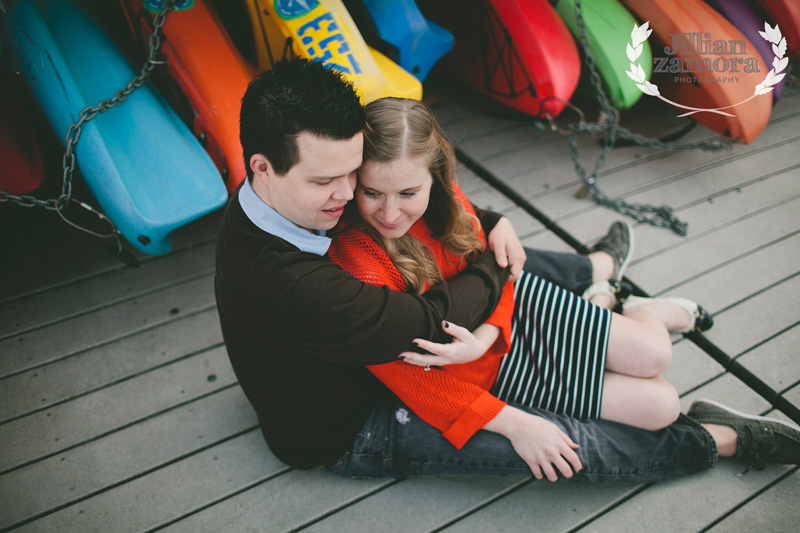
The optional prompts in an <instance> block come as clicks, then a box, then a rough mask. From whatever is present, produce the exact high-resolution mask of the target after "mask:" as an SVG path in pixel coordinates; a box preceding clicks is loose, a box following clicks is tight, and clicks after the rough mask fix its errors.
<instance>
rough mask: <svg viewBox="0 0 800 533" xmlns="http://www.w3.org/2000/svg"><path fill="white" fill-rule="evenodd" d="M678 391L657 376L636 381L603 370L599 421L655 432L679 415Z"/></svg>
mask: <svg viewBox="0 0 800 533" xmlns="http://www.w3.org/2000/svg"><path fill="white" fill-rule="evenodd" d="M680 412H681V404H680V398H679V397H678V392H677V391H676V390H675V387H673V386H672V385H671V384H670V383H669V382H668V381H667V380H665V379H664V378H662V377H661V376H657V377H653V378H636V377H632V376H625V375H622V374H617V373H615V372H609V371H606V373H605V375H604V377H603V400H602V404H601V406H600V418H602V419H604V420H613V421H614V422H621V423H623V424H628V425H629V426H635V427H638V428H642V429H646V430H649V431H656V430H659V429H663V428H665V427H667V426H669V425H670V424H672V423H673V422H674V421H675V420H676V419H677V418H678V416H679V415H680Z"/></svg>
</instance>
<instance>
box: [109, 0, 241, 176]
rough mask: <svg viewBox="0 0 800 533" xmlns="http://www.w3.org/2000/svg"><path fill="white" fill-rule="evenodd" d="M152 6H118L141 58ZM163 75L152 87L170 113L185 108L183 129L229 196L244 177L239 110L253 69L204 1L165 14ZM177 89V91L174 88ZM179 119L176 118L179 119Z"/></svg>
mask: <svg viewBox="0 0 800 533" xmlns="http://www.w3.org/2000/svg"><path fill="white" fill-rule="evenodd" d="M152 3H153V2H152V0H120V4H121V5H122V6H123V8H124V11H125V15H126V17H127V19H128V23H129V25H130V27H131V30H132V31H133V33H134V34H135V35H136V36H137V37H138V39H139V42H140V44H141V47H142V49H143V52H144V54H145V56H146V55H147V52H148V51H147V50H146V49H145V48H146V46H147V42H148V39H149V38H150V35H151V34H152V25H153V12H152V7H151V6H150V5H149V4H152ZM163 32H164V40H163V42H162V46H161V50H162V53H163V54H164V56H165V59H166V76H168V77H169V80H165V79H163V78H164V74H163V73H164V71H161V72H156V73H154V81H155V83H156V85H157V86H159V88H161V89H162V93H163V94H164V96H165V97H166V98H167V100H168V101H170V103H171V104H172V107H173V108H174V109H182V108H186V105H187V103H188V106H189V107H190V108H191V109H190V111H189V112H190V114H191V116H190V117H186V118H189V126H190V127H191V128H192V131H193V132H194V134H195V136H196V137H197V138H198V139H199V140H200V141H201V144H203V146H205V149H206V151H207V152H208V154H209V155H210V156H211V159H212V160H213V161H214V163H215V164H216V166H217V169H218V170H219V172H220V174H221V175H222V178H223V180H224V181H225V185H226V186H227V188H228V191H229V192H233V190H235V189H236V187H237V186H238V185H239V183H241V181H242V180H243V179H244V178H245V176H246V170H245V165H244V160H243V156H242V148H241V144H240V143H239V110H240V108H241V102H242V96H243V95H244V92H245V90H247V84H248V83H249V82H250V81H251V80H252V79H253V78H254V76H255V74H256V72H255V68H254V67H253V66H252V65H251V64H250V63H248V62H247V61H246V60H245V59H244V58H243V57H242V56H241V54H240V53H239V52H238V50H237V49H236V46H235V45H234V44H233V41H232V40H231V38H230V36H229V35H228V32H227V30H226V29H225V27H224V26H223V25H222V23H221V22H220V20H219V18H218V17H217V15H216V14H215V12H214V9H213V8H212V7H211V6H210V5H209V3H208V1H207V0H195V1H194V2H193V3H192V4H191V5H190V6H189V7H187V8H185V9H181V10H178V11H174V12H172V13H170V14H169V15H168V16H167V18H166V22H165V24H164V27H163ZM175 85H177V90H176V88H175ZM179 114H180V113H179Z"/></svg>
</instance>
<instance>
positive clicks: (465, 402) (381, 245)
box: [329, 98, 710, 445]
mask: <svg viewBox="0 0 800 533" xmlns="http://www.w3.org/2000/svg"><path fill="white" fill-rule="evenodd" d="M366 111H367V129H366V132H365V140H364V162H363V164H362V166H361V168H360V169H359V183H358V187H357V189H356V193H355V195H356V202H355V204H356V205H357V212H354V211H353V210H352V209H351V210H350V212H349V213H348V222H347V223H346V224H345V226H344V229H342V230H341V231H339V232H338V233H337V234H336V236H335V237H334V240H333V243H332V245H331V248H330V251H329V254H330V257H331V259H332V260H333V261H334V262H336V263H338V264H340V265H341V266H342V267H343V268H346V269H347V270H349V271H350V272H352V273H353V274H354V275H355V276H356V277H358V278H360V279H362V280H364V281H367V282H370V283H373V284H376V285H387V286H388V287H390V288H391V289H394V290H409V291H417V292H422V291H424V290H425V289H426V288H427V287H429V286H431V285H433V284H436V283H437V282H438V281H440V280H442V279H448V278H449V277H451V276H453V275H454V274H455V273H457V271H458V270H459V268H460V267H461V266H462V265H464V264H465V261H470V260H473V259H474V258H476V257H478V256H480V254H481V253H482V252H483V248H484V244H485V243H484V229H483V228H481V227H480V226H479V224H478V222H477V218H476V217H475V216H474V211H473V209H472V207H471V206H470V204H469V202H468V201H467V200H466V198H465V197H464V196H463V194H462V193H461V192H460V191H459V190H458V189H457V187H456V186H455V184H454V182H453V177H454V167H455V157H454V153H453V149H452V147H451V145H450V144H449V142H448V141H447V140H446V139H445V138H444V135H443V134H442V132H441V130H440V128H439V126H438V124H437V123H436V120H435V118H434V117H433V116H432V114H431V113H430V112H429V111H428V109H427V108H426V107H425V106H424V105H423V104H420V103H419V102H417V101H414V100H404V99H396V98H386V99H382V100H378V101H375V102H372V103H370V104H369V105H368V106H367V107H366ZM623 309H624V311H623V314H622V315H620V314H612V313H611V312H610V311H608V310H605V309H602V308H600V307H597V306H595V305H592V304H591V303H589V302H587V301H585V300H582V299H580V298H578V297H577V296H575V295H573V294H572V293H569V292H568V291H565V290H563V289H560V288H559V287H556V286H554V285H552V284H551V283H549V282H547V281H544V280H541V279H539V278H537V277H536V276H533V275H531V274H527V273H523V275H522V276H521V277H520V278H519V279H518V280H517V281H516V282H515V283H514V284H513V286H512V284H511V283H509V285H508V286H507V287H506V291H505V294H504V297H503V299H502V300H501V302H500V304H499V305H498V307H497V309H496V310H495V312H494V314H493V315H492V316H491V318H490V319H489V320H487V322H486V323H485V324H484V325H482V326H480V327H479V328H477V329H476V330H475V331H474V332H469V331H467V330H465V329H463V328H460V327H458V326H457V325H454V324H447V323H445V324H443V327H444V328H446V330H447V331H449V332H450V333H451V334H452V335H453V337H454V340H453V342H452V343H450V344H447V345H439V344H434V343H431V342H428V341H426V340H424V339H416V340H415V344H416V345H417V346H418V347H419V348H421V349H422V350H425V351H427V352H429V353H430V354H433V355H434V356H445V358H446V359H447V360H448V361H449V362H455V363H460V364H449V365H447V366H444V367H442V368H441V369H433V371H431V372H428V373H427V375H422V378H420V374H419V373H416V374H415V373H414V372H415V371H413V370H410V369H411V368H413V367H409V366H408V365H405V366H404V365H403V364H389V365H380V366H376V367H370V370H371V371H372V372H373V373H375V374H376V376H377V377H378V378H379V379H381V381H383V382H384V383H385V384H386V385H387V386H388V387H389V388H390V389H392V391H393V392H395V394H397V395H398V396H399V397H400V398H401V399H402V400H404V401H405V402H406V403H407V404H408V405H409V406H410V407H411V408H412V409H413V410H414V411H415V412H416V413H417V414H418V415H419V416H420V417H422V418H423V419H425V420H426V421H428V422H429V423H431V424H432V425H434V426H436V427H438V428H440V429H442V431H443V432H444V433H445V436H446V437H447V438H448V439H449V440H451V442H453V443H454V444H456V445H458V444H457V442H460V440H461V439H463V435H461V434H460V433H461V432H460V430H453V428H454V427H457V426H458V425H457V424H452V425H450V426H448V424H449V423H450V422H448V421H439V420H438V419H437V417H438V416H439V414H440V409H441V408H442V407H441V406H443V405H446V404H448V402H449V403H455V404H456V405H462V406H463V407H464V413H467V412H473V413H478V414H477V415H474V416H478V417H480V412H481V409H480V407H479V406H478V407H475V405H476V404H479V403H480V401H479V397H480V395H478V396H475V393H474V392H473V393H472V395H471V396H470V395H469V394H467V395H466V396H464V397H462V394H463V391H461V388H463V384H471V385H473V386H476V387H478V388H479V389H480V390H482V391H488V390H491V391H492V392H493V393H494V394H495V395H496V396H497V397H499V398H500V399H501V400H506V401H513V402H516V403H521V404H523V405H529V406H531V407H542V408H546V409H548V410H551V411H554V412H557V413H565V414H569V415H571V416H575V417H579V418H603V419H606V420H613V421H617V422H622V423H625V424H628V425H633V426H637V427H641V428H643V429H649V430H656V429H661V428H663V427H666V426H668V425H669V424H671V423H672V422H673V421H674V420H675V419H676V418H677V417H678V415H679V413H680V404H679V399H678V394H677V392H676V391H675V389H674V388H673V387H672V386H671V385H670V384H669V383H668V382H667V381H666V380H664V379H663V378H662V377H661V376H660V374H661V372H663V371H664V370H665V369H666V368H667V366H668V365H669V364H670V362H671V358H672V344H671V341H670V338H669V330H672V331H690V330H692V329H695V328H697V329H707V326H708V325H709V324H710V319H709V317H708V316H707V315H706V314H705V313H704V312H703V310H702V308H700V307H699V306H697V305H696V304H695V303H693V302H690V301H688V300H683V299H676V298H663V299H647V298H631V299H629V300H628V301H627V302H626V304H625V306H624V307H623ZM401 357H402V358H404V359H405V361H406V363H413V364H416V365H426V364H428V363H430V362H431V361H439V360H440V357H438V358H437V357H431V356H427V355H424V354H418V353H411V352H409V353H405V354H402V355H401ZM425 370H426V371H427V370H429V366H426V367H425ZM444 374H448V375H447V376H445V375H444ZM419 379H425V380H439V381H441V382H442V384H441V386H442V389H441V392H440V393H438V394H436V395H433V396H435V397H431V396H432V395H431V393H430V389H428V392H426V394H427V395H428V397H426V398H425V399H421V398H419V397H415V395H418V391H417V390H416V386H417V385H416V384H417V382H418V380H419ZM460 416H461V418H463V417H464V416H467V415H463V414H462V415H460ZM470 416H472V415H470ZM487 416H488V415H487ZM457 418H458V417H457ZM461 418H459V420H460V419H461ZM451 419H452V417H451ZM451 419H449V420H451ZM437 422H438V423H437ZM448 433H453V435H448ZM451 437H452V438H451ZM467 438H468V437H467Z"/></svg>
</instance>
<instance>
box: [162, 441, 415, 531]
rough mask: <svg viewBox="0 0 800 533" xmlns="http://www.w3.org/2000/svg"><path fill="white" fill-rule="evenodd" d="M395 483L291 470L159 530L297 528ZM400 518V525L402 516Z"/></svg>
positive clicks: (392, 481) (317, 471) (266, 529)
mask: <svg viewBox="0 0 800 533" xmlns="http://www.w3.org/2000/svg"><path fill="white" fill-rule="evenodd" d="M239 455H241V454H239ZM221 459H224V458H221ZM394 483H397V482H396V481H394V480H386V479H382V480H375V479H373V480H366V479H358V480H354V479H343V478H339V477H336V476H334V475H333V474H331V473H329V472H327V471H325V470H322V469H317V470H308V471H303V470H291V471H288V472H286V473H285V474H283V475H281V476H276V477H274V478H270V479H268V480H267V481H265V482H264V483H259V484H258V485H255V486H253V487H252V488H249V489H246V490H244V491H243V492H241V493H238V494H235V495H233V496H232V497H230V498H226V499H223V500H221V501H219V502H218V503H216V504H214V505H211V506H209V507H206V508H205V509H203V510H201V511H200V512H198V513H196V514H192V515H190V516H188V517H186V518H184V519H183V520H180V521H178V522H175V523H174V524H172V525H170V526H167V527H166V528H164V530H163V531H165V532H171V533H178V532H186V533H196V532H197V531H271V532H278V531H296V530H298V529H300V528H302V527H303V526H305V525H307V524H311V523H313V522H316V521H319V520H321V519H323V518H324V517H325V516H327V515H329V514H331V513H335V512H336V511H337V510H338V509H340V508H343V507H347V506H349V505H352V504H354V503H355V502H357V501H359V500H361V499H364V498H368V497H370V496H371V495H372V494H375V493H377V492H379V491H381V490H383V489H384V488H386V487H388V486H390V485H392V484H394ZM219 492H220V494H219V496H222V491H219ZM214 497H218V496H217V495H214ZM184 508H187V507H184ZM369 522H370V523H372V522H371V521H369ZM397 524H398V523H395V525H397ZM400 524H403V527H405V521H403V522H400ZM348 530H349V528H348Z"/></svg>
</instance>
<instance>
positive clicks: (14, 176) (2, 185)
mask: <svg viewBox="0 0 800 533" xmlns="http://www.w3.org/2000/svg"><path fill="white" fill-rule="evenodd" d="M0 161H2V162H3V171H2V172H0V192H5V193H8V194H13V195H22V194H28V193H31V192H33V191H35V190H36V189H38V188H39V186H40V185H41V184H42V178H43V176H44V170H43V169H44V163H43V161H42V149H41V146H40V144H39V138H38V137H37V136H36V132H35V130H34V127H33V125H32V124H31V122H30V120H29V114H28V113H27V105H26V102H25V101H24V100H23V98H22V97H21V95H20V94H19V93H18V91H17V87H16V86H15V84H14V83H12V80H11V74H10V73H9V72H7V69H6V68H4V66H3V67H0Z"/></svg>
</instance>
